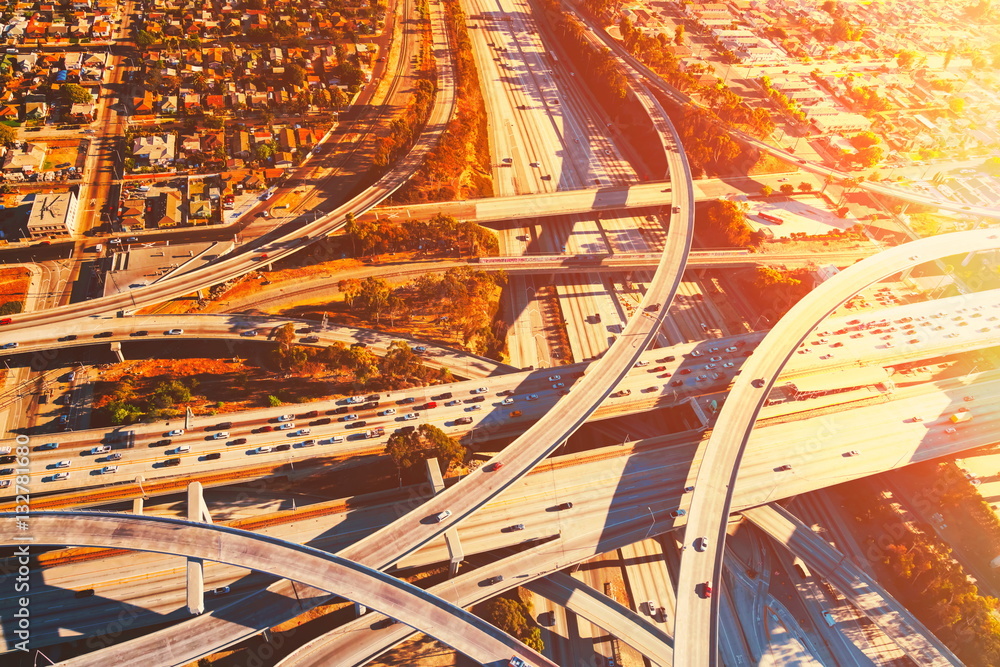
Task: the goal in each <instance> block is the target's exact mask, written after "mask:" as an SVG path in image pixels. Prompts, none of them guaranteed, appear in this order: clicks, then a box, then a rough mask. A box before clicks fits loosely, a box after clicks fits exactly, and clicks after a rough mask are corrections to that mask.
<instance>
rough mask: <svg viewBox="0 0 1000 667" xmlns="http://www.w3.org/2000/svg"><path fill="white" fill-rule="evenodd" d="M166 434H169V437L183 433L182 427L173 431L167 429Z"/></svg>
mask: <svg viewBox="0 0 1000 667" xmlns="http://www.w3.org/2000/svg"><path fill="white" fill-rule="evenodd" d="M167 435H168V436H171V437H173V436H178V435H184V429H182V428H175V429H174V430H173V431H167Z"/></svg>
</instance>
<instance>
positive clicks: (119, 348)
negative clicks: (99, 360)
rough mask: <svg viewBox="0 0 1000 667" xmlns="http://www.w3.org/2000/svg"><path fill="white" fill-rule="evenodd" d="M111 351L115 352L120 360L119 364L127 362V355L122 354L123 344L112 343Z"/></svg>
mask: <svg viewBox="0 0 1000 667" xmlns="http://www.w3.org/2000/svg"><path fill="white" fill-rule="evenodd" d="M111 351H112V352H114V355H115V357H117V358H118V362H119V363H121V362H123V361H125V355H124V354H122V344H121V343H119V342H118V341H115V342H114V343H111Z"/></svg>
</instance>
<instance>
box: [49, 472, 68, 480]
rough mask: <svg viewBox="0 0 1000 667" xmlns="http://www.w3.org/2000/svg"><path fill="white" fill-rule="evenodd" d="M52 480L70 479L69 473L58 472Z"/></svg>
mask: <svg viewBox="0 0 1000 667" xmlns="http://www.w3.org/2000/svg"><path fill="white" fill-rule="evenodd" d="M52 479H53V480H62V479H69V473H68V472H57V473H56V474H54V475H52Z"/></svg>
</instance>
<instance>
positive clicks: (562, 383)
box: [552, 382, 566, 389]
mask: <svg viewBox="0 0 1000 667" xmlns="http://www.w3.org/2000/svg"><path fill="white" fill-rule="evenodd" d="M565 386H566V383H564V382H556V383H555V384H554V385H552V388H553V389H562V388H563V387H565Z"/></svg>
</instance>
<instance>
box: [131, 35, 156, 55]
mask: <svg viewBox="0 0 1000 667" xmlns="http://www.w3.org/2000/svg"><path fill="white" fill-rule="evenodd" d="M153 44H156V35H154V34H153V33H151V32H146V31H145V30H140V31H139V34H138V35H136V38H135V45H136V46H138V47H139V48H140V49H141V50H143V51H145V50H146V49H148V48H149V47H151V46H152V45H153Z"/></svg>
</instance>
